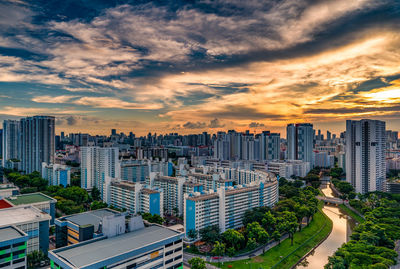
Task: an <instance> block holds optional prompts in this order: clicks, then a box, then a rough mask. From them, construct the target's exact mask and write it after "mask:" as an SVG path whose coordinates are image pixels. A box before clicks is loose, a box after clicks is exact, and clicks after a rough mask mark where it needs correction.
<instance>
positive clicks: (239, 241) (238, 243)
mask: <svg viewBox="0 0 400 269" xmlns="http://www.w3.org/2000/svg"><path fill="white" fill-rule="evenodd" d="M221 237H222V240H223V241H224V243H225V244H226V246H227V247H228V248H229V247H234V248H235V249H236V250H239V249H241V248H242V247H243V244H244V241H245V238H244V236H243V234H241V233H240V232H238V231H236V230H233V229H228V230H226V231H225V232H223V233H222V234H221Z"/></svg>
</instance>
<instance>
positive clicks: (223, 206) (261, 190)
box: [184, 180, 279, 238]
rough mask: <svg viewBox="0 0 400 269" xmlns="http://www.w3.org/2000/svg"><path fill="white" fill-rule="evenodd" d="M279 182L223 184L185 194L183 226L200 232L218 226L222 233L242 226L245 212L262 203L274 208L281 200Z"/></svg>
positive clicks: (186, 231) (187, 230)
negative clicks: (217, 187)
mask: <svg viewBox="0 0 400 269" xmlns="http://www.w3.org/2000/svg"><path fill="white" fill-rule="evenodd" d="M278 199H279V195H278V181H276V180H275V181H264V180H262V181H259V182H252V183H251V184H249V185H236V186H234V187H222V188H219V189H217V191H209V192H208V193H204V194H200V193H193V194H186V195H185V211H184V227H185V233H186V237H187V238H188V236H187V233H188V232H189V231H190V230H196V231H199V230H201V229H203V228H205V227H208V226H218V227H219V229H220V231H221V232H224V231H225V230H227V229H237V228H240V227H242V226H243V224H242V217H243V214H244V213H245V212H246V211H247V210H249V209H252V208H256V207H260V206H269V207H272V206H273V205H274V204H275V203H277V202H278Z"/></svg>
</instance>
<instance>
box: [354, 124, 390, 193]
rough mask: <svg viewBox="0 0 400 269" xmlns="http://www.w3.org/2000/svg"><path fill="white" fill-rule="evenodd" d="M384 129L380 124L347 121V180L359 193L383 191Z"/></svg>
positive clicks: (384, 173) (384, 175)
mask: <svg viewBox="0 0 400 269" xmlns="http://www.w3.org/2000/svg"><path fill="white" fill-rule="evenodd" d="M385 129H386V124H385V122H383V121H378V120H368V119H363V120H360V121H353V120H348V121H346V179H347V181H348V182H349V183H351V184H352V185H353V187H354V189H355V191H356V192H358V193H362V194H364V193H367V192H371V191H383V190H384V181H385V178H386V167H385V165H386V164H385V145H386V132H385Z"/></svg>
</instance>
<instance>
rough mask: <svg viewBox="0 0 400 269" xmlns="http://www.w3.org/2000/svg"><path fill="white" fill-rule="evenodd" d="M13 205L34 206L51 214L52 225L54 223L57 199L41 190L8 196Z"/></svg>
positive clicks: (8, 200)
mask: <svg viewBox="0 0 400 269" xmlns="http://www.w3.org/2000/svg"><path fill="white" fill-rule="evenodd" d="M6 200H7V202H8V203H9V204H11V205H13V206H34V207H36V208H37V209H39V210H41V211H42V212H44V213H46V214H48V215H50V217H51V220H50V225H53V224H54V219H55V215H56V203H57V200H56V199H53V198H51V197H50V196H47V195H45V194H43V193H41V192H35V193H27V194H20V195H13V196H10V197H8V198H6Z"/></svg>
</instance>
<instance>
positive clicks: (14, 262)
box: [13, 258, 25, 264]
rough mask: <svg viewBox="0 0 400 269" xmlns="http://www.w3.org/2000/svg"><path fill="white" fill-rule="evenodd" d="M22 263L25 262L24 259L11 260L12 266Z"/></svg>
mask: <svg viewBox="0 0 400 269" xmlns="http://www.w3.org/2000/svg"><path fill="white" fill-rule="evenodd" d="M24 261H25V258H21V259H17V260H13V264H16V263H20V262H24Z"/></svg>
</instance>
